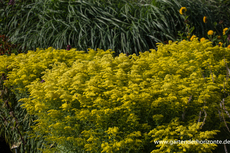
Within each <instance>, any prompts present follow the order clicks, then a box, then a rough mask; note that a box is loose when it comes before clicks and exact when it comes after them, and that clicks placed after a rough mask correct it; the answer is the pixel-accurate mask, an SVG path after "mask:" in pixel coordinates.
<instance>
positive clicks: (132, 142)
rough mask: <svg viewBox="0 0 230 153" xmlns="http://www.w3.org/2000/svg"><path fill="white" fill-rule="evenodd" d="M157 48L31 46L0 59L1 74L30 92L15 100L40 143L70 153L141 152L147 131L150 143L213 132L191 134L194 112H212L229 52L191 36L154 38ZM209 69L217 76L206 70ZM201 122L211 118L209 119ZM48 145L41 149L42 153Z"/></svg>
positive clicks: (164, 148) (168, 147) (208, 147)
mask: <svg viewBox="0 0 230 153" xmlns="http://www.w3.org/2000/svg"><path fill="white" fill-rule="evenodd" d="M157 47H158V50H157V51H156V50H154V49H150V51H151V52H144V53H140V55H139V56H136V55H130V56H129V57H127V56H126V55H125V54H120V55H119V56H118V57H115V58H114V57H113V54H112V53H113V52H111V50H107V51H104V50H100V49H98V50H97V51H95V50H93V49H89V51H88V53H85V52H84V51H76V49H71V50H69V51H67V50H55V49H53V48H51V47H50V48H48V49H46V50H42V49H37V51H36V52H32V51H29V52H28V54H19V55H17V56H16V55H14V54H13V55H12V56H0V61H2V64H1V65H0V73H7V71H6V70H5V69H6V67H7V68H8V69H9V70H10V73H8V74H7V75H8V77H9V80H8V81H6V82H5V85H6V86H15V87H16V88H17V89H15V90H18V91H21V93H23V92H28V93H30V95H29V97H27V98H22V99H20V100H19V101H20V102H21V103H23V104H22V107H24V108H25V109H26V110H27V111H28V112H29V113H30V114H33V115H35V116H37V117H38V119H37V120H36V122H37V125H36V126H35V127H33V130H34V131H33V132H34V135H39V136H42V135H46V137H45V138H44V139H45V140H46V141H47V142H55V143H57V144H58V145H59V147H61V148H63V149H64V150H69V151H70V152H76V150H74V149H73V148H79V152H80V151H82V150H84V151H89V152H93V153H94V152H126V151H127V150H129V151H130V152H131V151H133V150H136V151H140V148H141V147H143V146H150V145H152V144H151V143H150V141H149V138H148V137H150V136H152V137H153V140H171V139H181V138H182V140H186V139H187V138H186V137H190V138H191V139H209V138H210V137H211V136H212V135H214V134H216V132H217V131H215V130H212V129H210V130H209V131H203V132H201V131H198V130H197V129H198V128H197V124H195V123H194V121H195V120H197V119H196V118H193V116H197V114H199V112H200V110H203V108H204V109H205V110H206V111H208V112H212V113H213V112H214V111H215V110H214V109H215V108H214V107H213V106H214V105H216V104H217V103H219V101H220V98H221V95H220V93H218V92H217V89H218V88H219V86H222V87H223V81H224V80H225V78H226V77H225V75H226V72H225V70H226V67H225V63H224V60H223V56H224V55H225V57H226V60H225V61H226V62H227V63H228V64H229V61H230V52H229V49H227V48H223V47H218V46H217V47H213V46H212V42H210V41H203V42H202V43H200V41H198V39H193V41H181V42H172V41H169V44H167V45H164V44H162V43H158V44H157ZM169 51H170V54H169ZM209 65H210V67H209ZM210 68H211V70H212V72H219V75H217V74H216V73H215V74H214V73H212V74H213V75H211V74H210ZM224 68H225V69H224ZM207 74H210V75H207ZM203 75H204V76H205V79H204V78H203ZM213 79H214V80H215V81H213ZM226 91H229V88H228V87H226ZM15 93H16V94H17V92H15ZM191 95H192V96H193V102H192V103H191V104H190V106H189V109H191V110H193V111H190V112H189V113H186V117H187V120H186V123H179V121H176V120H175V121H174V119H175V118H176V117H177V116H181V115H182V114H183V112H182V111H181V110H185V109H186V107H187V104H188V99H189V97H190V96H191ZM204 101H205V102H206V106H205V107H203V105H202V104H203V103H204ZM226 104H228V102H226ZM217 113H218V112H217ZM207 114H209V113H207ZM149 115H152V118H151V120H150V119H149ZM216 117H217V118H215V119H218V115H216ZM206 121H207V122H209V123H211V122H212V121H211V119H210V118H207V119H206ZM196 122H197V121H196ZM187 123H189V124H187ZM163 124H164V126H161V125H163ZM50 131H51V132H50ZM69 144H71V145H69ZM154 145H155V144H154ZM156 147H161V148H160V151H159V149H154V150H152V151H153V152H170V151H172V150H178V148H179V149H180V148H181V149H185V150H187V151H194V152H195V151H197V149H199V150H202V149H205V150H207V151H209V150H211V149H213V148H214V147H215V145H201V144H200V145H198V146H197V147H195V146H191V148H189V147H188V145H181V144H177V145H165V146H164V145H163V144H162V145H160V144H159V145H156ZM49 149H50V148H42V150H43V151H44V152H45V151H49Z"/></svg>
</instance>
